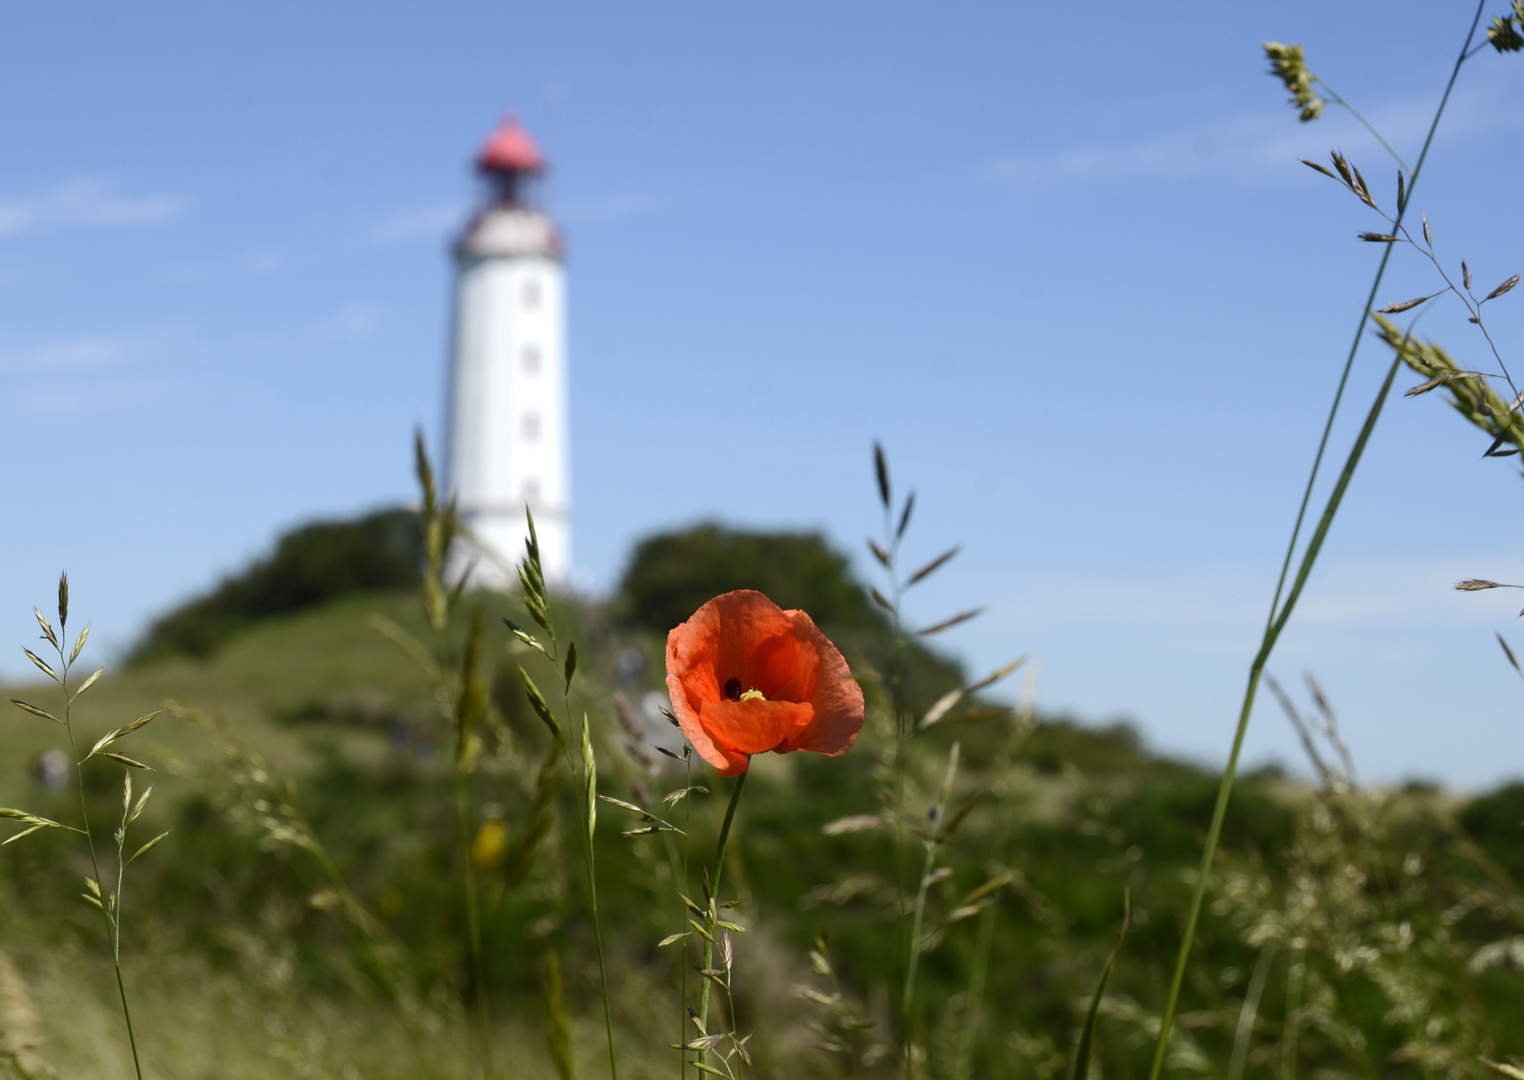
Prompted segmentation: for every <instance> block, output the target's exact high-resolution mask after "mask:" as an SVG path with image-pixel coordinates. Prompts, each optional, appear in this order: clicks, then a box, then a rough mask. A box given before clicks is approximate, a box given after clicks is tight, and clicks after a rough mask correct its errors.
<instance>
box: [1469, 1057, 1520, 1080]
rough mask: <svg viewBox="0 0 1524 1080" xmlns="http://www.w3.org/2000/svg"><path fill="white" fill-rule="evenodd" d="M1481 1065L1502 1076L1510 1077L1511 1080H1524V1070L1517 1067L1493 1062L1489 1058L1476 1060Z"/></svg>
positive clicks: (1503, 1062)
mask: <svg viewBox="0 0 1524 1080" xmlns="http://www.w3.org/2000/svg"><path fill="white" fill-rule="evenodd" d="M1477 1060H1478V1061H1480V1062H1481V1063H1482V1064H1483V1065H1485V1066H1487V1067H1488V1068H1489V1069H1492V1070H1494V1071H1495V1072H1500V1073H1502V1074H1503V1075H1504V1076H1508V1077H1512V1080H1524V1069H1521V1068H1519V1067H1518V1066H1517V1065H1510V1064H1508V1063H1507V1062H1505V1061H1493V1060H1491V1059H1489V1058H1477Z"/></svg>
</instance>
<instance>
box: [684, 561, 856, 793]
mask: <svg viewBox="0 0 1524 1080" xmlns="http://www.w3.org/2000/svg"><path fill="white" fill-rule="evenodd" d="M667 692H668V693H669V694H670V695H671V697H672V711H673V712H674V713H676V714H677V720H678V723H679V724H681V725H682V729H683V734H684V735H686V736H688V741H689V742H691V743H692V744H693V748H694V749H695V750H697V751H698V755H699V757H701V758H703V759H704V760H705V761H707V762H709V764H711V765H713V766H714V767H715V768H716V769H718V770H720V772H721V773H722V774H724V775H725V776H734V775H736V774H737V773H743V772H745V771H746V768H747V766H748V765H749V764H750V763H751V755H752V754H762V753H766V752H767V751H769V750H773V751H776V752H777V753H780V754H786V753H788V752H789V751H790V750H814V751H816V752H817V753H821V754H829V755H831V756H832V757H835V756H836V755H837V754H844V753H846V752H847V748H848V747H850V746H851V745H852V743H853V741H854V740H855V739H856V738H857V733H858V732H859V731H860V730H862V726H863V692H862V688H861V687H860V686H858V685H857V683H856V682H854V681H853V679H852V673H851V672H850V671H849V670H847V662H846V661H845V660H844V659H842V656H841V652H840V651H839V650H838V649H837V648H836V646H835V645H832V644H831V642H830V639H828V638H827V637H826V636H825V635H824V634H822V633H821V632H820V631H819V630H818V629H817V628H816V627H815V623H814V622H813V621H812V620H811V619H810V617H809V616H808V615H806V614H805V613H804V612H802V611H784V610H783V609H782V608H780V607H779V606H778V605H777V604H775V603H773V602H772V601H771V600H769V599H768V598H767V597H765V596H763V595H762V594H761V593H759V592H756V591H754V590H752V589H741V590H739V591H737V592H730V593H725V594H724V595H723V596H716V597H715V598H714V599H713V600H711V601H709V602H708V603H707V604H705V605H704V606H703V607H701V608H699V609H698V610H697V611H696V612H694V613H693V617H692V618H690V619H689V620H688V621H687V622H685V623H683V624H681V625H680V626H678V627H677V628H676V629H674V630H673V631H672V632H671V633H670V634H668V635H667Z"/></svg>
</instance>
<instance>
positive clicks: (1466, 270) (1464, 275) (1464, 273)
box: [1461, 259, 1471, 292]
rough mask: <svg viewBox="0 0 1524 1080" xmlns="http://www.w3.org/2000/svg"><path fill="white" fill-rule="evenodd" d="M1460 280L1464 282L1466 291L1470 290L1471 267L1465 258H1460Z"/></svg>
mask: <svg viewBox="0 0 1524 1080" xmlns="http://www.w3.org/2000/svg"><path fill="white" fill-rule="evenodd" d="M1461 281H1462V282H1464V283H1465V286H1466V291H1467V292H1470V291H1471V267H1469V266H1467V265H1466V260H1465V259H1462V260H1461Z"/></svg>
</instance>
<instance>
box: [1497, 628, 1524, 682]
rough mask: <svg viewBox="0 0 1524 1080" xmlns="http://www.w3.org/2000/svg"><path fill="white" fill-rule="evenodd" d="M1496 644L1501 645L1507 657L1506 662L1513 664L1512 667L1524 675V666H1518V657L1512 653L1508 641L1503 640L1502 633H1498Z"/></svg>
mask: <svg viewBox="0 0 1524 1080" xmlns="http://www.w3.org/2000/svg"><path fill="white" fill-rule="evenodd" d="M1498 644H1499V645H1501V646H1503V655H1504V656H1506V657H1508V662H1509V663H1510V664H1512V665H1513V669H1514V670H1515V671H1517V672H1518V673H1519V674H1520V675H1524V668H1521V667H1519V660H1518V657H1516V656H1514V655H1513V650H1512V649H1510V648H1509V647H1508V642H1507V641H1505V640H1503V635H1502V634H1499V635H1498Z"/></svg>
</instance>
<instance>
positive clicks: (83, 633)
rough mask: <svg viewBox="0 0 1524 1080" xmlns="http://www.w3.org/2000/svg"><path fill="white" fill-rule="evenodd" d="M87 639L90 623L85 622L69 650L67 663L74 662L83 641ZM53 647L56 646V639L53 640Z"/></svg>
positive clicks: (88, 638)
mask: <svg viewBox="0 0 1524 1080" xmlns="http://www.w3.org/2000/svg"><path fill="white" fill-rule="evenodd" d="M50 640H51V636H50ZM89 640H90V624H89V623H85V628H84V629H83V630H81V631H80V632H79V637H78V638H76V639H75V641H74V648H73V649H72V650H70V652H69V663H71V664H72V663H74V661H76V660H78V659H79V654H80V652H81V650H83V649H84V647H85V642H86V641H89ZM53 647H54V648H55V649H56V648H58V643H57V642H56V641H55V642H53Z"/></svg>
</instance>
